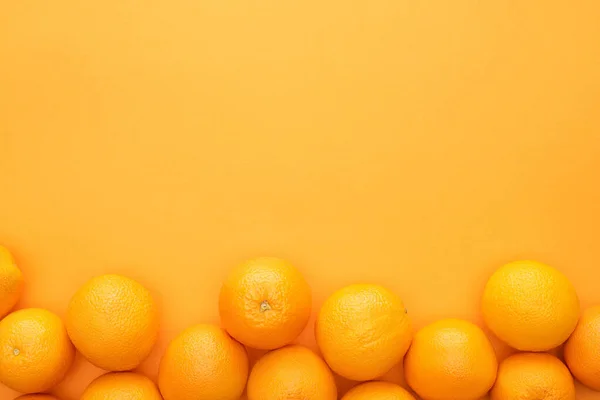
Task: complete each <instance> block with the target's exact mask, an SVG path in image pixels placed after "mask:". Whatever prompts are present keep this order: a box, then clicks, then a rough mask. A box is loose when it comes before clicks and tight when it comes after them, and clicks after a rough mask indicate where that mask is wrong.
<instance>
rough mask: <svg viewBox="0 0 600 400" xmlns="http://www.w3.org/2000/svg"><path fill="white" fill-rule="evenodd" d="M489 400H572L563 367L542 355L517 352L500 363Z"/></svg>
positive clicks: (571, 386)
mask: <svg viewBox="0 0 600 400" xmlns="http://www.w3.org/2000/svg"><path fill="white" fill-rule="evenodd" d="M490 398H491V400H540V399H543V400H575V385H574V383H573V377H572V376H571V373H570V372H569V370H568V369H567V367H566V366H565V365H564V364H563V363H562V362H561V361H560V360H559V359H558V358H556V357H554V356H552V355H550V354H546V353H519V354H515V355H512V356H510V357H508V358H507V359H506V360H504V361H503V362H502V363H501V364H500V368H499V370H498V378H497V380H496V384H495V385H494V388H493V389H492V392H491V396H490Z"/></svg>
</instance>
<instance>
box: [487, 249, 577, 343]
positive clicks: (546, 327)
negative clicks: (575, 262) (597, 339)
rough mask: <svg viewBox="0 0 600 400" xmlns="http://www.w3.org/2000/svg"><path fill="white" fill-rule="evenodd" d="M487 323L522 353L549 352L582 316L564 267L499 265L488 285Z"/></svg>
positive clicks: (533, 263)
mask: <svg viewBox="0 0 600 400" xmlns="http://www.w3.org/2000/svg"><path fill="white" fill-rule="evenodd" d="M482 311H483V317H484V319H485V323H486V324H487V326H488V327H489V328H490V330H491V331H492V332H494V334H495V335H496V336H498V338H500V339H501V340H503V341H504V342H506V343H507V344H508V345H509V346H511V347H514V348H515V349H517V350H521V351H547V350H550V349H553V348H554V347H557V346H559V345H561V344H562V343H564V342H565V340H567V338H568V337H569V336H570V335H571V333H573V330H574V329H575V326H576V325H577V320H578V319H579V312H580V311H579V298H578V297H577V293H576V292H575V288H574V287H573V285H572V284H571V282H569V280H568V279H567V277H566V276H564V275H563V274H562V273H561V272H559V271H558V270H556V269H554V268H552V267H549V266H548V265H545V264H542V263H539V262H536V261H515V262H512V263H509V264H506V265H504V266H503V267H501V268H499V269H498V270H497V271H496V272H494V274H493V275H492V276H491V278H490V279H489V280H488V282H487V285H486V286H485V291H484V293H483V299H482Z"/></svg>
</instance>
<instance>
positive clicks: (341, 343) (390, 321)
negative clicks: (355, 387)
mask: <svg viewBox="0 0 600 400" xmlns="http://www.w3.org/2000/svg"><path fill="white" fill-rule="evenodd" d="M315 336H316V340H317V344H318V345H319V348H320V349H321V352H322V354H323V357H324V358H325V361H327V364H329V366H330V367H331V369H332V370H333V371H335V372H336V373H338V374H339V375H341V376H343V377H345V378H348V379H351V380H355V381H367V380H372V379H375V378H378V377H380V376H381V375H383V374H385V373H386V372H388V371H389V370H390V369H391V368H392V367H393V366H394V365H396V364H398V363H399V362H400V361H401V360H402V357H404V354H405V353H406V351H407V350H408V347H409V346H410V342H411V339H412V328H411V323H410V319H409V317H408V315H407V311H406V308H405V307H404V303H403V302H402V300H401V299H400V297H398V296H397V295H396V294H395V293H393V292H392V291H390V290H388V289H386V288H385V287H383V286H379V285H370V284H356V285H350V286H346V287H344V288H342V289H340V290H338V291H337V292H335V293H333V294H332V295H331V296H330V297H329V298H328V299H327V300H326V301H325V303H324V304H323V306H322V307H321V310H320V311H319V314H318V316H317V321H316V325H315Z"/></svg>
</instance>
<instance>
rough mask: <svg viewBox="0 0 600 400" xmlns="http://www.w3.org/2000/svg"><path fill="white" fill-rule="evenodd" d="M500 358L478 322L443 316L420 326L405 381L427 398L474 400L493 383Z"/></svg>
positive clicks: (409, 358)
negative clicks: (438, 319)
mask: <svg viewBox="0 0 600 400" xmlns="http://www.w3.org/2000/svg"><path fill="white" fill-rule="evenodd" d="M497 370H498V361H497V359H496V354H495V353H494V349H493V348H492V345H491V343H490V341H489V339H488V338H487V336H485V334H484V333H483V331H482V330H481V329H480V328H479V327H478V326H477V325H475V324H472V323H470V322H468V321H463V320H460V319H444V320H441V321H437V322H434V323H433V324H430V325H427V326H426V327H424V328H422V329H421V330H419V331H418V332H417V333H416V334H415V337H414V339H413V342H412V345H411V347H410V350H408V353H407V354H406V358H405V360H404V374H405V376H406V382H407V383H408V384H409V386H410V387H411V388H413V390H414V391H415V392H416V393H417V394H418V395H419V396H421V397H422V398H423V399H426V400H475V399H479V398H480V397H483V396H484V395H485V394H486V393H487V392H488V391H489V390H490V389H491V387H492V385H493V384H494V380H495V379H496V372H497Z"/></svg>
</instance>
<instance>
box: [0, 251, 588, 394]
mask: <svg viewBox="0 0 600 400" xmlns="http://www.w3.org/2000/svg"><path fill="white" fill-rule="evenodd" d="M22 289H23V277H22V275H21V271H20V270H19V269H18V268H17V266H16V265H15V262H14V260H13V258H12V257H11V255H10V253H9V252H8V251H7V250H6V249H5V248H3V247H0V317H1V318H2V320H1V321H0V351H1V354H0V382H2V383H3V384H4V385H6V386H8V387H10V388H12V389H14V390H16V391H19V392H22V393H27V394H26V395H24V396H22V397H19V398H18V399H19V400H56V399H55V398H54V397H52V396H51V395H47V394H39V393H47V392H49V391H51V390H52V388H53V387H54V386H55V385H57V384H58V383H59V382H60V381H61V380H62V379H63V377H64V376H65V374H66V372H67V370H68V369H69V368H70V366H71V364H72V362H73V359H74V354H75V351H76V350H77V351H79V352H80V353H81V354H82V355H83V357H85V358H86V359H87V360H88V361H89V362H90V363H92V364H94V365H95V366H97V367H100V368H102V369H104V370H107V371H109V372H108V373H107V374H105V375H103V376H101V377H99V378H97V379H96V380H94V381H93V382H92V383H91V384H90V385H89V386H88V387H87V389H86V390H85V392H84V394H83V395H82V397H81V400H162V399H164V400H237V399H239V398H240V397H241V396H242V395H243V393H244V392H246V393H247V396H248V399H249V400H290V399H294V400H336V399H337V398H338V391H337V388H336V383H335V379H334V373H335V374H338V375H340V376H342V377H344V378H347V379H349V380H353V381H357V382H361V383H360V384H358V385H357V386H355V387H354V388H353V389H351V390H350V391H349V392H348V393H346V394H345V395H344V396H343V397H342V399H343V400H411V399H413V400H414V399H415V398H416V397H415V395H416V396H418V397H419V398H422V399H424V400H477V399H480V398H482V397H484V396H486V395H487V394H488V393H489V394H490V396H491V399H492V400H574V399H575V387H574V383H573V376H575V377H576V378H577V379H579V380H580V381H581V382H582V383H583V384H585V385H587V386H589V387H590V388H592V389H595V390H600V307H595V308H591V309H589V310H587V311H585V312H584V313H583V314H582V315H580V314H581V313H580V306H579V300H578V297H577V294H576V292H575V289H574V288H573V286H572V284H571V283H570V282H569V281H568V280H567V278H566V277H565V276H564V275H563V274H561V273H560V272H559V271H557V270H556V269H554V268H552V267H549V266H547V265H544V264H541V263H538V262H534V261H518V262H513V263H509V264H507V265H504V266H503V267H501V268H499V269H498V270H497V271H496V272H495V273H494V274H493V275H492V276H491V277H490V279H489V280H488V282H487V284H486V286H485V288H484V290H483V297H482V301H481V309H482V315H483V319H484V321H485V324H486V326H487V328H489V331H491V332H492V333H493V334H494V335H496V336H497V337H498V338H499V339H501V340H502V341H504V342H506V343H507V344H508V345H510V346H511V347H513V348H515V349H516V350H518V352H517V353H516V354H514V355H512V356H510V357H508V358H507V359H505V360H503V361H502V362H501V363H500V364H499V363H498V360H497V358H496V354H495V351H494V348H493V347H492V345H491V343H490V341H489V339H488V337H487V336H486V334H485V333H484V331H483V330H482V329H481V328H480V327H478V326H477V325H475V324H473V323H471V322H469V321H465V320H460V319H444V320H440V321H436V322H434V323H432V324H430V325H427V326H425V327H423V328H421V329H420V330H418V331H416V332H413V328H412V326H411V319H410V316H409V313H408V311H407V309H406V307H405V305H404V303H403V301H402V300H401V298H400V297H399V296H398V295H397V294H395V293H393V292H391V291H390V290H388V289H387V288H385V287H383V286H380V285H376V284H354V285H350V286H347V287H344V288H341V289H339V290H338V291H337V292H335V293H333V294H332V295H331V296H330V297H329V298H328V299H327V300H326V301H325V302H324V304H323V305H322V307H321V309H320V310H319V312H318V314H317V317H316V322H315V328H314V333H315V338H316V343H317V345H318V348H319V350H320V355H317V354H316V353H314V352H313V351H311V350H310V349H308V348H306V347H302V346H299V345H294V344H292V343H293V342H294V341H295V339H296V338H297V337H298V336H299V335H300V333H301V332H302V331H303V330H304V329H305V327H306V326H307V324H308V322H309V318H310V315H311V308H312V296H311V290H310V287H309V285H308V283H307V282H306V280H305V279H304V278H303V276H302V274H301V273H300V272H299V271H298V270H297V269H296V268H295V267H294V266H292V265H291V264H289V263H288V262H286V261H284V260H281V259H278V258H269V257H264V258H257V259H254V260H250V261H247V262H246V263H244V264H242V265H240V266H238V267H237V268H235V269H234V270H232V271H231V272H230V274H229V276H228V277H227V278H226V280H225V282H224V283H223V286H222V288H221V292H220V297H219V313H220V317H221V326H216V325H210V324H199V325H195V326H191V327H189V328H188V329H186V330H184V331H183V332H181V333H180V334H179V335H178V336H177V337H175V338H174V339H173V341H172V342H171V343H170V344H169V345H168V347H167V349H166V351H165V353H164V355H163V357H162V360H161V362H160V366H159V373H158V382H157V383H158V384H155V383H154V382H153V381H152V380H150V379H149V378H147V377H145V376H143V375H141V374H138V373H134V372H129V371H131V370H133V369H135V368H136V367H137V366H138V365H139V364H140V363H141V362H142V361H144V359H145V358H146V357H147V356H148V355H149V353H150V352H151V350H152V348H153V346H154V345H155V343H156V340H157V337H158V331H159V315H158V310H157V306H156V304H155V302H154V300H153V298H152V296H151V295H150V293H149V291H148V290H147V289H146V288H145V287H143V286H142V285H141V284H140V283H138V282H136V281H134V280H133V279H130V278H127V277H124V276H119V275H103V276H99V277H95V278H93V279H91V280H90V281H89V282H87V283H86V284H85V285H83V287H81V288H80V289H79V290H78V291H77V292H76V293H75V294H74V296H73V297H72V299H71V301H70V303H69V306H68V309H67V313H66V318H65V320H64V322H63V321H62V320H61V319H60V318H59V317H58V316H56V315H55V314H53V313H51V312H49V311H47V310H44V309H34V308H31V309H23V310H18V311H14V312H12V313H9V312H10V310H11V309H12V308H13V307H14V306H15V304H16V302H17V300H18V299H19V296H20V294H21V292H22ZM563 343H565V347H564V359H565V362H566V365H565V364H564V363H563V362H562V361H561V360H560V359H558V358H556V357H555V356H553V355H551V354H549V353H546V351H548V350H552V349H554V348H556V347H558V346H560V345H562V344H563ZM247 348H254V349H260V350H265V351H267V352H266V353H265V355H264V356H263V357H262V358H260V359H259V360H258V361H257V363H256V364H255V365H254V366H253V367H252V368H250V366H249V361H248V354H247ZM402 362H403V363H404V373H405V378H406V382H407V384H408V386H409V388H407V389H404V388H402V387H400V386H399V385H396V384H393V383H389V382H382V381H378V380H377V379H378V378H380V377H381V376H382V375H384V374H385V373H386V372H388V371H389V370H390V369H392V368H393V367H394V366H395V365H397V364H399V363H402ZM572 375H573V376H572ZM36 393H38V394H36Z"/></svg>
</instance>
